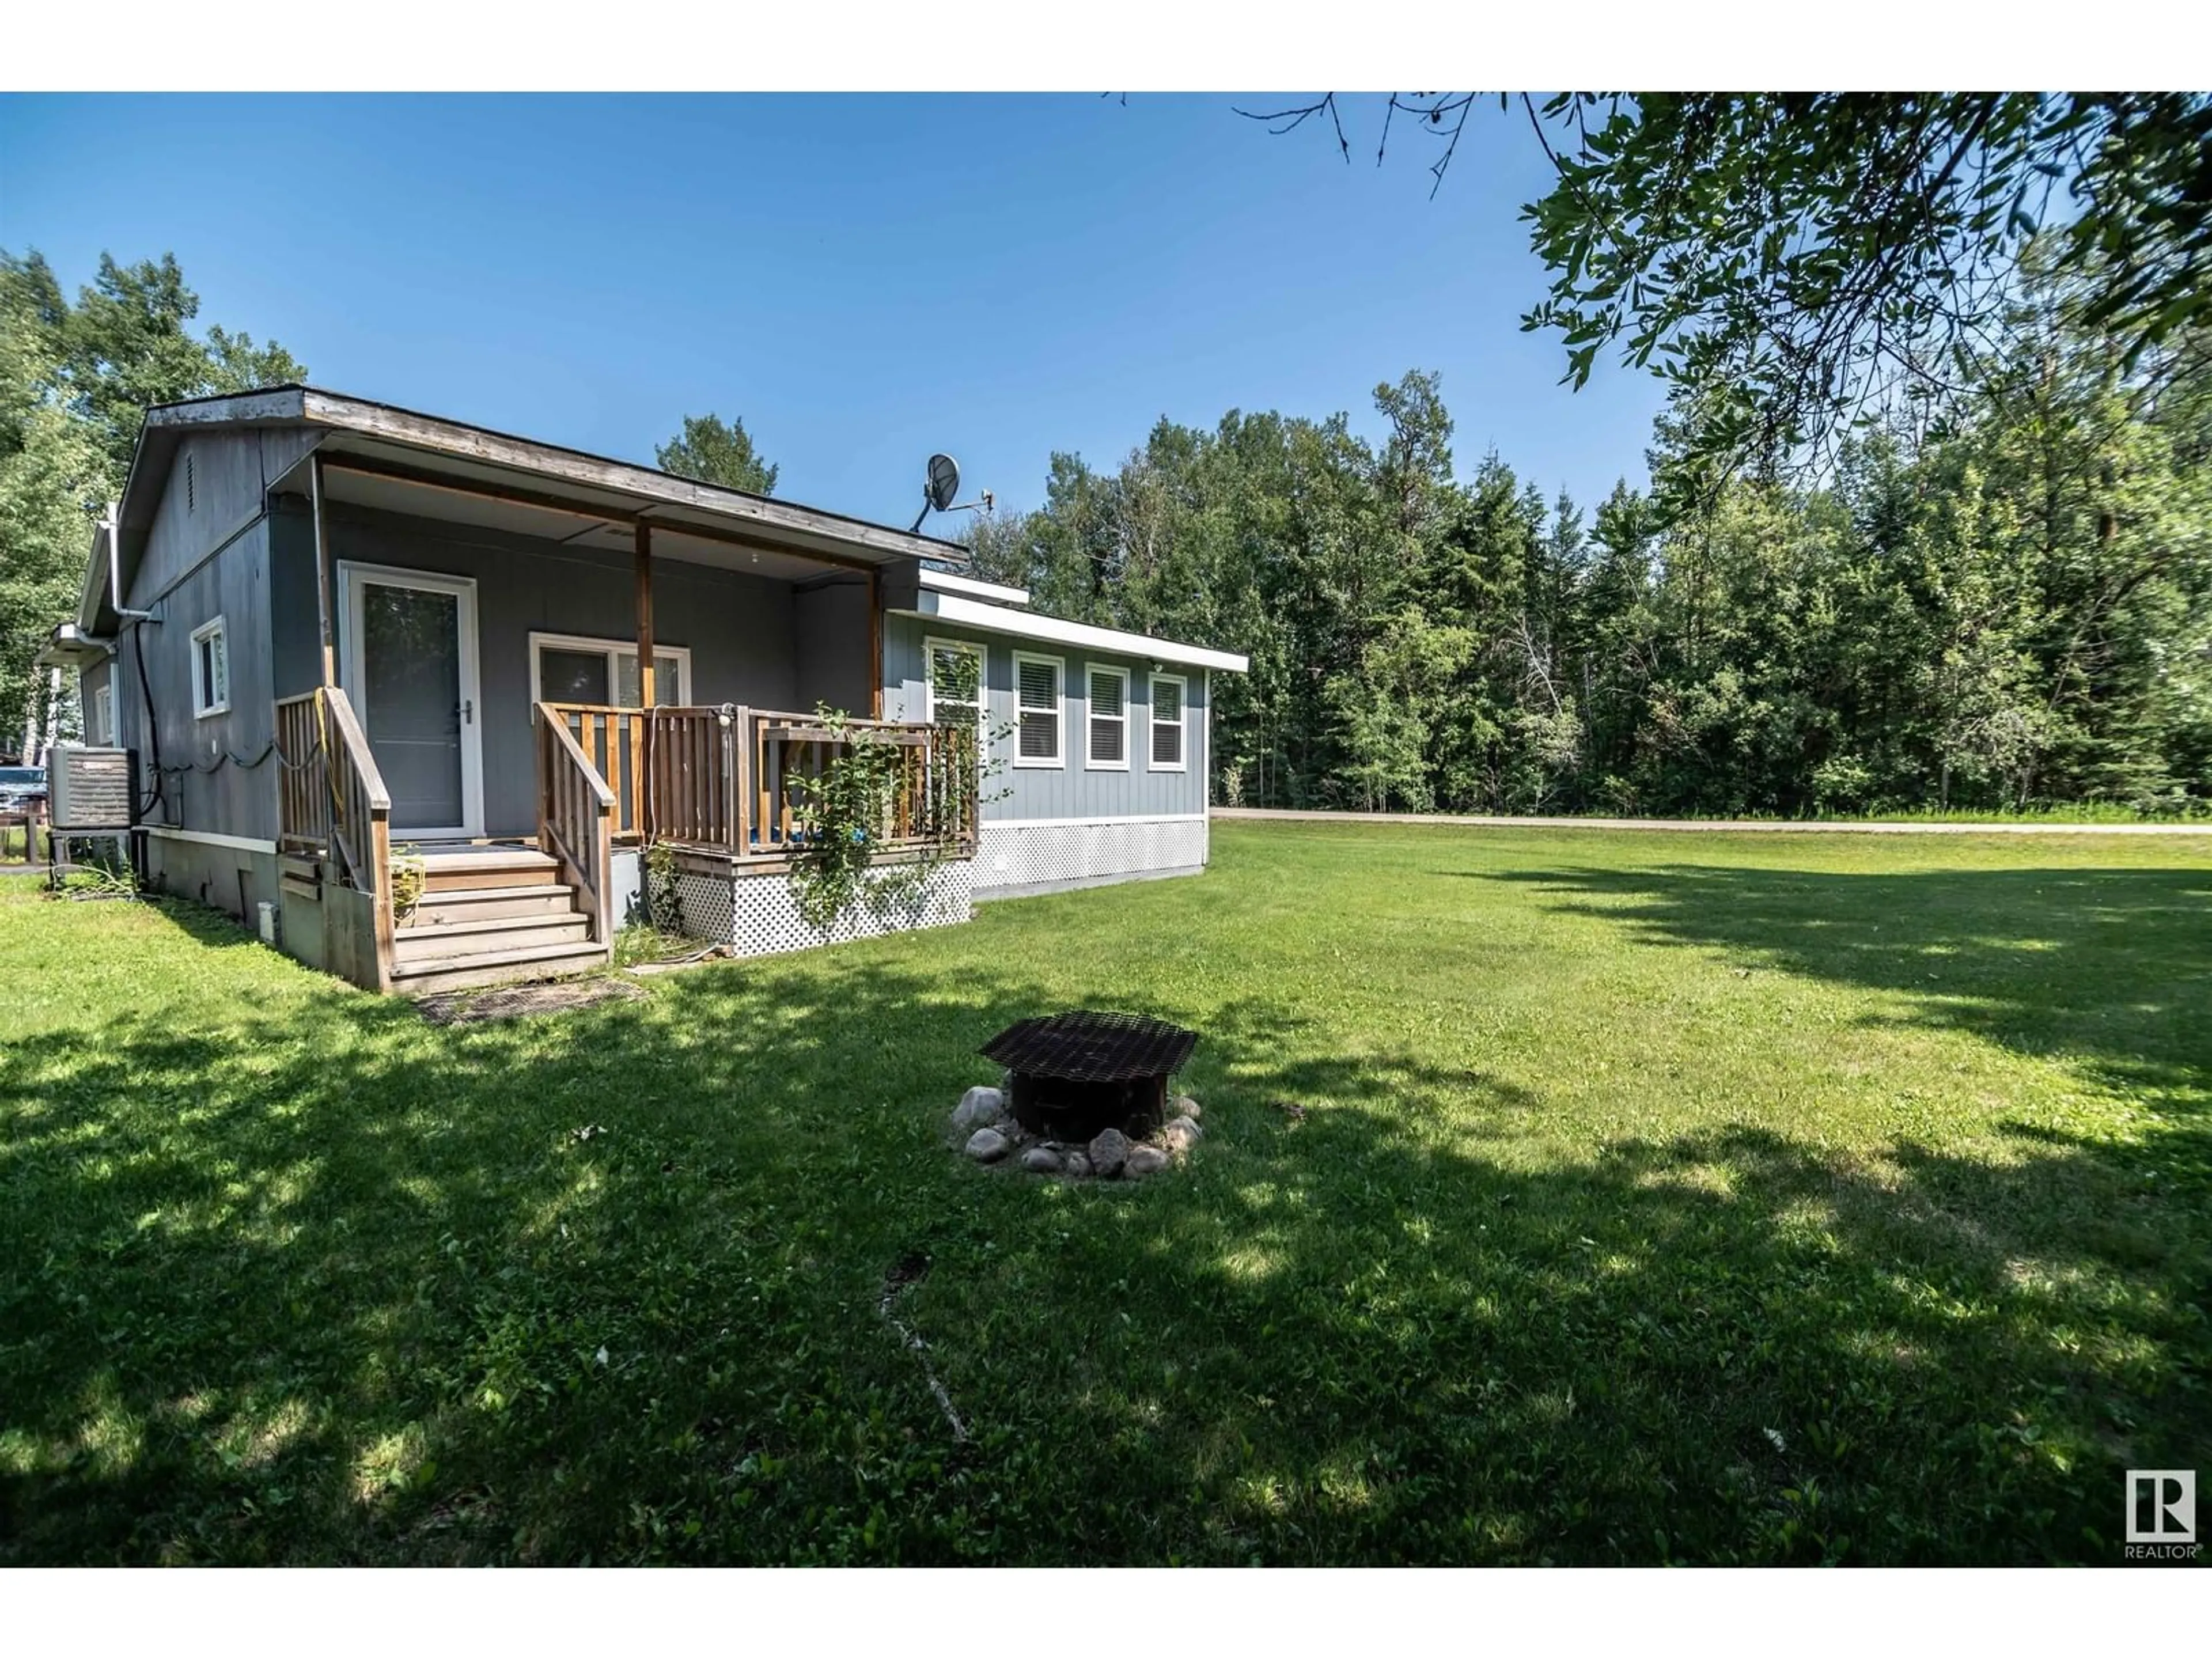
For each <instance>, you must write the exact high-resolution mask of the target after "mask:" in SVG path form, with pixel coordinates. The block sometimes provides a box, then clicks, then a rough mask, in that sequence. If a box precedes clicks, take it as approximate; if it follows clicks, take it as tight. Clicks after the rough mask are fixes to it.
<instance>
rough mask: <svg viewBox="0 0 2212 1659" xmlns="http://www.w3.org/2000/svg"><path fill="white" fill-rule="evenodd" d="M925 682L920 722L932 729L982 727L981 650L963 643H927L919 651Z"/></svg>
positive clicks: (979, 647)
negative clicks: (925, 667)
mask: <svg viewBox="0 0 2212 1659" xmlns="http://www.w3.org/2000/svg"><path fill="white" fill-rule="evenodd" d="M923 649H924V652H925V653H926V654H927V659H928V666H929V678H927V680H926V681H925V682H924V683H923V685H922V690H923V694H924V695H923V708H922V718H923V719H924V720H927V721H929V723H930V724H931V725H933V726H974V727H975V729H976V730H977V731H978V732H981V730H982V726H983V647H981V646H980V645H976V644H975V643H973V642H971V641H967V640H931V641H927V643H926V645H925V646H924V647H923Z"/></svg>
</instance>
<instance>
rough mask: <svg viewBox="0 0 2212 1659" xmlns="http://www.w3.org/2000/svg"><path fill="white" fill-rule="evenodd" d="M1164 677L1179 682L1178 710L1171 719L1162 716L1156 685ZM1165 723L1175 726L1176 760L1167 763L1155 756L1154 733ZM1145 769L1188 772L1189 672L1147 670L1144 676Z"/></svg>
mask: <svg viewBox="0 0 2212 1659" xmlns="http://www.w3.org/2000/svg"><path fill="white" fill-rule="evenodd" d="M1162 680H1173V681H1174V682H1175V683H1176V719H1175V720H1162V719H1161V718H1160V700H1159V694H1158V692H1157V691H1156V690H1153V688H1154V687H1155V686H1157V685H1158V684H1159V683H1160V682H1161V681H1162ZM1161 726H1175V727H1176V761H1175V763H1174V764H1173V765H1171V766H1164V765H1162V764H1161V763H1160V762H1159V761H1158V760H1157V759H1156V758H1154V756H1153V750H1152V734H1153V733H1154V732H1157V731H1158V730H1159V728H1160V727H1161ZM1145 770H1146V771H1147V772H1188V771H1189V770H1190V676H1189V675H1188V674H1147V675H1146V676H1145Z"/></svg>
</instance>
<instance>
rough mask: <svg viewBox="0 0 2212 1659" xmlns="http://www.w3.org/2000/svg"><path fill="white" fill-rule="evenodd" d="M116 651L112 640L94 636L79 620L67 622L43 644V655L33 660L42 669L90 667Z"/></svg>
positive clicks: (41, 647)
mask: <svg viewBox="0 0 2212 1659" xmlns="http://www.w3.org/2000/svg"><path fill="white" fill-rule="evenodd" d="M114 654H115V647H114V646H113V645H112V643H111V642H109V641H106V640H101V639H94V637H93V636H92V635H89V634H88V633H86V632H85V630H84V629H82V628H80V627H79V626H78V625H77V624H76V623H73V622H65V623H62V624H60V625H59V626H58V627H57V628H56V629H54V631H53V633H52V635H50V636H48V638H47V640H46V643H45V644H44V645H42V646H40V647H39V654H38V655H37V656H36V657H35V658H33V661H34V662H36V663H37V665H39V666H40V667H41V668H74V669H86V668H90V667H92V666H93V665H94V664H96V663H101V662H105V661H106V659H108V658H110V657H112V656H113V655H114Z"/></svg>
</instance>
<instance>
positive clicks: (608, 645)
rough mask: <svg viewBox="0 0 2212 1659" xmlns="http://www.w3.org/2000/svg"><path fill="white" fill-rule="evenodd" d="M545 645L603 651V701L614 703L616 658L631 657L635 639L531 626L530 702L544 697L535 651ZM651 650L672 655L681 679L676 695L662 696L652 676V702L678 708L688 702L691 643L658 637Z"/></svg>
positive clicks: (617, 676) (618, 674) (617, 677)
mask: <svg viewBox="0 0 2212 1659" xmlns="http://www.w3.org/2000/svg"><path fill="white" fill-rule="evenodd" d="M548 646H550V647H552V648H553V649H554V650H556V651H574V652H576V653H579V654H581V653H585V652H587V651H598V652H600V653H604V654H605V657H606V659H607V702H608V703H609V705H610V706H612V705H613V704H614V697H615V686H616V684H617V681H619V680H620V678H622V674H621V669H620V665H619V663H618V661H617V659H619V658H620V657H621V656H622V655H623V653H625V652H627V653H629V654H630V655H631V656H633V657H635V655H637V641H635V639H629V640H621V639H601V638H599V637H598V636H597V635H591V634H543V633H540V632H538V629H534V628H533V629H531V630H530V700H531V702H534V703H535V702H544V701H546V699H545V696H544V684H543V677H542V676H541V675H540V674H539V672H538V653H539V652H541V651H543V650H544V648H545V647H548ZM653 655H654V657H656V658H659V657H673V658H675V659H676V671H677V673H678V676H679V677H680V680H681V684H679V685H678V688H677V690H678V692H679V694H680V695H678V696H673V697H664V696H661V695H660V685H659V681H657V680H656V681H655V682H654V684H653V702H656V703H670V704H673V705H675V706H677V707H679V708H681V707H684V706H685V705H686V704H688V703H689V702H690V696H691V689H692V688H691V647H690V646H688V645H663V644H662V643H661V642H660V641H659V640H655V641H653Z"/></svg>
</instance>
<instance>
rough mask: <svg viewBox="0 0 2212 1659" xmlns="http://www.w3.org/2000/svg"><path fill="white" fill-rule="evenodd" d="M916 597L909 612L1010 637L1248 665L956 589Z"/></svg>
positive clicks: (1236, 668)
mask: <svg viewBox="0 0 2212 1659" xmlns="http://www.w3.org/2000/svg"><path fill="white" fill-rule="evenodd" d="M917 597H918V602H919V604H920V606H921V609H920V610H919V611H916V612H915V614H916V615H918V616H925V617H935V618H936V619H937V620H938V621H939V622H943V623H957V624H959V625H960V626H962V627H965V628H981V629H987V630H988V631H990V632H993V633H998V634H1007V635H1012V636H1013V637H1014V638H1016V639H1024V640H1047V641H1050V642H1052V643H1053V644H1054V645H1073V646H1078V647H1084V648H1085V649H1088V650H1092V651H1110V652H1115V653H1119V654H1120V655H1122V656H1125V657H1135V658H1138V659H1142V660H1146V661H1153V662H1163V663H1170V662H1172V663H1182V664H1184V665H1187V666H1189V667H1192V668H1226V669H1229V670H1231V671H1233V672H1235V673H1239V674H1241V673H1243V672H1244V671H1245V670H1246V669H1248V668H1249V667H1250V666H1251V665H1252V659H1250V658H1249V657H1240V656H1238V655H1237V653H1235V652H1233V651H1215V650H1212V649H1210V648H1208V647H1206V646H1202V645H1182V644H1180V643H1178V642H1177V641H1174V640H1149V639H1146V637H1145V636H1144V635H1142V634H1125V633H1123V632H1122V631H1121V629H1117V628H1094V627H1092V626H1091V624H1090V623H1072V622H1062V621H1061V620H1060V618H1059V617H1040V616H1037V615H1036V614H1035V613H1034V612H1030V611H1009V610H1006V608H1005V607H1004V606H1002V605H984V604H982V603H981V602H979V601H977V600H975V599H965V598H963V597H962V596H961V595H960V594H957V593H940V592H933V591H930V590H924V591H923V592H921V594H920V595H918V596H917Z"/></svg>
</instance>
